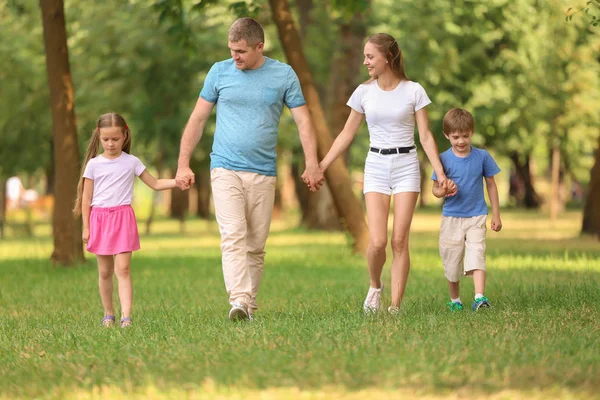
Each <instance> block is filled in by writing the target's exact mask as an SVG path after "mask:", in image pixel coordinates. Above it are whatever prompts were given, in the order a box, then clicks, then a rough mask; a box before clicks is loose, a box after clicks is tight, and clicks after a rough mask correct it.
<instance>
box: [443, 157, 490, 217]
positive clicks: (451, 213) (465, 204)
mask: <svg viewBox="0 0 600 400" xmlns="http://www.w3.org/2000/svg"><path fill="white" fill-rule="evenodd" d="M440 160H441V161H442V165H443V166H444V173H445V174H446V176H447V177H448V178H449V179H452V180H453V181H454V183H456V187H457V188H458V193H456V195H454V196H451V197H446V198H445V199H444V207H443V209H442V215H443V216H445V217H476V216H478V215H487V213H488V208H487V205H486V204H485V198H484V195H483V178H484V177H485V178H489V177H490V176H494V175H496V174H497V173H498V172H500V168H499V167H498V164H496V162H495V161H494V159H493V158H492V156H491V155H490V153H488V152H487V151H486V150H483V149H478V148H476V147H473V146H471V153H469V155H468V156H466V157H464V158H461V157H457V156H455V155H454V153H453V152H452V148H450V149H448V150H446V151H445V152H443V153H442V154H440ZM431 179H432V180H434V181H435V180H437V177H436V174H435V171H434V172H433V175H432V176H431Z"/></svg>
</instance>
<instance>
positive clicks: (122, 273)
mask: <svg viewBox="0 0 600 400" xmlns="http://www.w3.org/2000/svg"><path fill="white" fill-rule="evenodd" d="M130 265H131V252H127V253H121V254H117V255H116V256H115V275H117V281H118V284H119V287H118V289H119V301H120V302H121V318H130V317H131V305H132V303H133V282H132V281H131V268H130Z"/></svg>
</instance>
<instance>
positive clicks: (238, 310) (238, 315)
mask: <svg viewBox="0 0 600 400" xmlns="http://www.w3.org/2000/svg"><path fill="white" fill-rule="evenodd" d="M229 319H230V320H232V321H239V320H242V319H248V309H247V308H246V306H245V305H243V304H241V303H231V310H229Z"/></svg>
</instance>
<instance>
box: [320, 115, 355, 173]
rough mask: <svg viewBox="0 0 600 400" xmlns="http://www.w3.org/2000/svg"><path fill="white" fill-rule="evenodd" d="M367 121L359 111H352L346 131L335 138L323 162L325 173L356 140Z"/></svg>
mask: <svg viewBox="0 0 600 400" xmlns="http://www.w3.org/2000/svg"><path fill="white" fill-rule="evenodd" d="M364 119H365V115H364V114H361V113H359V112H358V111H356V110H354V109H352V110H351V111H350V115H349V116H348V119H347V120H346V124H345V125H344V129H342V131H341V132H340V134H339V135H338V136H337V137H336V138H335V140H334V142H333V144H332V145H331V148H330V149H329V151H328V152H327V155H326V156H325V157H324V158H323V160H321V163H320V164H319V166H320V167H321V169H322V170H323V171H325V170H326V169H327V168H329V166H330V165H331V164H332V163H333V162H334V161H335V160H336V158H338V157H339V156H340V155H341V154H342V153H343V152H344V151H346V149H347V148H348V146H350V143H352V140H353V139H354V136H355V135H356V132H357V131H358V128H359V127H360V124H361V123H362V121H363V120H364Z"/></svg>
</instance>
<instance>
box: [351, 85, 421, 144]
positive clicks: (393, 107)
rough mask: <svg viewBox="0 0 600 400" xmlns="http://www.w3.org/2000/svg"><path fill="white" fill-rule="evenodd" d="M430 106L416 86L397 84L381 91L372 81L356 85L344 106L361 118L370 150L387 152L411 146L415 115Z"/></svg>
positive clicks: (413, 136) (413, 139) (419, 87)
mask: <svg viewBox="0 0 600 400" xmlns="http://www.w3.org/2000/svg"><path fill="white" fill-rule="evenodd" d="M430 103H431V100H429V97H427V93H425V89H423V87H422V86H421V85H419V84H418V83H417V82H412V81H401V82H400V83H399V84H398V86H396V88H395V89H394V90H389V91H385V90H382V89H381V88H380V87H379V85H378V84H377V80H374V81H372V82H370V83H366V84H362V85H359V86H358V87H357V88H356V90H355V91H354V93H352V96H350V100H348V103H346V104H347V105H348V106H350V107H351V108H352V109H353V110H356V111H357V112H359V113H361V114H365V117H366V120H367V126H368V128H369V135H370V137H371V147H377V148H379V149H388V148H392V147H409V146H413V145H414V144H415V113H416V112H417V111H419V110H420V109H421V108H423V107H425V106H427V105H428V104H430Z"/></svg>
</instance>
